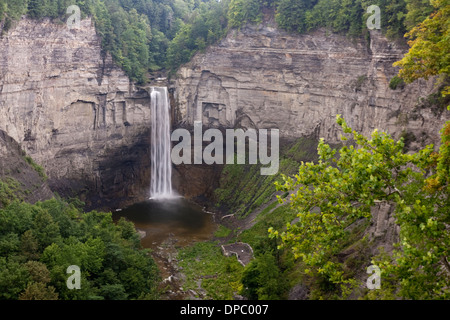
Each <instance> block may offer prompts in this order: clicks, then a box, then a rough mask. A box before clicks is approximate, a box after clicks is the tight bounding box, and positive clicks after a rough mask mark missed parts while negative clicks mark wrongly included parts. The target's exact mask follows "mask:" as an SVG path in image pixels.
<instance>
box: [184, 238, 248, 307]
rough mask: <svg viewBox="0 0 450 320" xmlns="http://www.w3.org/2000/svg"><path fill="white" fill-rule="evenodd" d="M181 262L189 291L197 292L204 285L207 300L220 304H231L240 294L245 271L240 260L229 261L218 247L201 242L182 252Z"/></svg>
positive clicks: (234, 258) (186, 287)
mask: <svg viewBox="0 0 450 320" xmlns="http://www.w3.org/2000/svg"><path fill="white" fill-rule="evenodd" d="M177 258H178V261H179V265H180V266H181V267H183V273H184V274H185V275H186V281H185V283H184V284H183V288H185V290H186V289H192V290H194V291H197V290H198V285H197V283H198V282H199V281H200V283H201V284H200V286H201V289H202V290H205V291H206V294H207V297H208V298H212V299H218V300H231V299H233V296H234V295H235V294H236V293H238V291H239V290H240V279H241V275H242V270H243V267H242V266H241V264H240V263H239V262H238V261H237V260H236V257H225V256H224V255H223V254H222V252H221V249H220V247H219V246H217V244H216V243H212V242H198V243H196V244H194V245H193V246H191V247H186V248H183V249H181V250H180V251H179V253H178V257H177Z"/></svg>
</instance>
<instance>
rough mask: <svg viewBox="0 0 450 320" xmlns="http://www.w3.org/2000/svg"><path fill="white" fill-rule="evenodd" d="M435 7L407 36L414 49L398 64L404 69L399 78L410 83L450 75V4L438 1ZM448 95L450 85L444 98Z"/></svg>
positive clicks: (444, 0)
mask: <svg viewBox="0 0 450 320" xmlns="http://www.w3.org/2000/svg"><path fill="white" fill-rule="evenodd" d="M432 4H433V6H434V7H435V12H434V13H432V14H431V15H430V16H428V17H427V18H426V19H425V20H423V21H422V22H421V23H420V24H418V25H417V26H415V27H414V28H412V29H411V30H410V31H409V32H408V33H407V34H406V35H405V37H408V38H410V39H411V40H410V41H409V42H408V44H409V46H410V49H409V51H408V53H407V54H406V55H405V56H404V57H403V59H402V60H400V61H397V62H396V63H394V66H399V67H400V68H401V69H400V71H399V77H401V78H402V79H404V80H405V82H406V83H411V82H413V81H415V80H417V79H419V78H425V79H428V78H429V77H431V76H435V75H440V76H443V77H444V78H445V77H447V76H448V74H449V73H450V63H449V61H450V41H449V36H450V26H449V24H450V22H449V21H450V4H449V1H448V0H435V1H432ZM448 94H450V86H447V87H446V88H445V89H444V90H443V95H444V96H446V95H448Z"/></svg>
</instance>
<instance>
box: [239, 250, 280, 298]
mask: <svg viewBox="0 0 450 320" xmlns="http://www.w3.org/2000/svg"><path fill="white" fill-rule="evenodd" d="M241 281H242V286H243V290H242V294H243V295H244V296H246V297H247V298H248V299H251V300H278V299H281V298H285V297H284V294H285V293H286V291H287V290H286V289H287V281H286V278H285V277H284V276H283V273H282V272H281V270H280V269H279V268H278V265H277V261H276V258H275V257H274V256H273V255H272V254H271V253H270V252H266V253H264V254H262V255H260V256H258V257H257V258H256V259H255V260H253V261H252V262H250V264H249V265H248V266H246V268H245V270H244V273H243V275H242V280H241Z"/></svg>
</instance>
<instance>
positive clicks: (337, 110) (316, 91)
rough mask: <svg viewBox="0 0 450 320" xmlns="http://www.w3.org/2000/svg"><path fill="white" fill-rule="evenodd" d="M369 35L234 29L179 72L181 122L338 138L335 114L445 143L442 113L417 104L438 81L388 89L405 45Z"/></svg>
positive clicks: (362, 126)
mask: <svg viewBox="0 0 450 320" xmlns="http://www.w3.org/2000/svg"><path fill="white" fill-rule="evenodd" d="M370 38H371V40H370V43H369V44H368V43H367V42H366V41H365V40H364V39H359V40H352V39H348V38H346V37H345V36H340V35H336V34H330V33H327V32H326V31H317V32H314V33H310V34H305V35H293V34H289V33H286V32H284V31H280V30H277V29H275V28H272V27H270V26H269V24H268V23H266V24H264V25H259V26H246V27H243V28H242V29H241V30H240V31H236V30H235V31H231V32H230V33H229V34H228V35H227V37H226V38H224V39H223V40H222V41H221V42H220V43H219V44H217V45H215V46H213V47H211V48H209V49H208V50H207V51H206V52H205V53H204V54H197V55H196V56H195V57H194V58H193V59H192V61H191V62H189V63H188V64H186V65H184V66H183V67H182V68H181V69H180V70H179V72H178V74H177V78H176V81H175V82H174V83H173V86H174V87H175V100H176V101H177V103H178V118H179V119H181V121H180V122H181V123H183V124H190V125H192V124H193V122H194V121H202V122H203V125H204V126H209V127H220V126H222V127H249V126H251V127H256V128H277V129H279V130H280V134H281V136H283V137H294V138H297V137H301V136H309V135H311V134H313V133H314V132H316V133H317V134H318V137H323V138H325V140H326V141H328V142H330V143H334V142H338V141H340V138H339V137H340V134H341V132H342V131H341V130H340V128H339V127H338V126H337V125H336V115H337V114H342V115H343V117H344V118H345V119H346V120H347V123H348V124H349V125H350V126H351V127H353V128H354V129H356V130H358V131H360V132H362V133H364V134H366V135H368V134H370V133H372V131H373V130H374V129H376V128H377V129H379V130H383V131H387V132H389V133H391V134H392V135H394V137H396V138H398V137H399V136H400V135H401V134H402V133H403V134H405V133H406V132H407V133H408V134H412V135H414V138H412V137H413V136H411V138H412V140H415V142H414V143H415V144H416V145H414V143H412V145H411V146H410V147H411V148H412V149H414V148H417V147H419V145H423V144H426V143H430V142H434V143H436V142H438V141H439V132H438V131H439V130H438V128H441V127H442V124H443V122H444V119H443V116H442V113H438V114H435V113H433V111H431V110H429V109H428V110H427V109H422V110H419V108H415V106H416V105H417V104H418V102H419V99H420V98H421V97H426V96H427V95H428V94H430V93H431V92H433V90H434V87H433V83H432V82H433V81H432V80H430V81H425V80H420V81H416V82H415V83H413V84H411V85H407V86H406V87H405V88H403V89H397V90H392V89H390V88H389V81H390V79H391V78H392V77H393V76H394V75H395V74H396V73H397V70H396V69H395V68H394V67H393V66H392V63H393V62H395V61H397V60H399V59H400V58H401V57H402V55H403V54H404V53H405V52H406V51H407V48H406V47H404V46H402V45H400V44H395V43H392V42H389V41H387V40H386V39H385V38H384V37H383V36H382V35H381V34H380V33H379V32H378V31H373V32H371V34H370Z"/></svg>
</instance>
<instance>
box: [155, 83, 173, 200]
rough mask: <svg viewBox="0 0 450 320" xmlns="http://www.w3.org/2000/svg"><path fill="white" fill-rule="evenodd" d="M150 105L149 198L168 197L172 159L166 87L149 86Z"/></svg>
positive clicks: (170, 190) (170, 185)
mask: <svg viewBox="0 0 450 320" xmlns="http://www.w3.org/2000/svg"><path fill="white" fill-rule="evenodd" d="M150 106H151V111H150V112H151V123H150V125H151V155H150V156H151V159H150V160H151V183H150V199H161V198H169V197H171V196H172V160H171V158H170V150H171V141H170V103H169V95H168V92H167V88H165V87H152V88H151V94H150Z"/></svg>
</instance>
